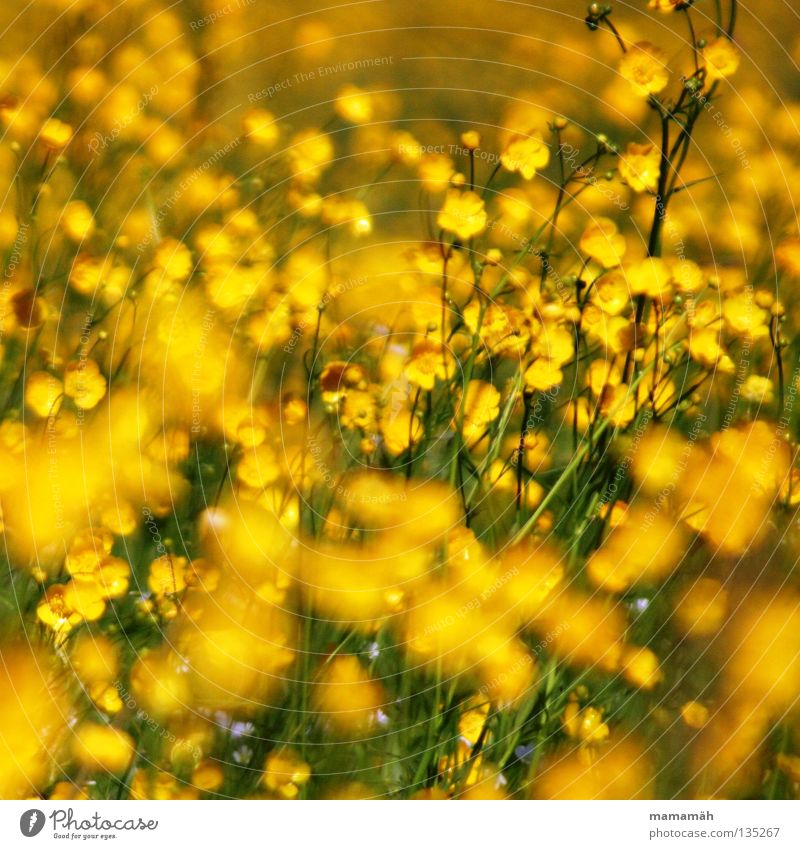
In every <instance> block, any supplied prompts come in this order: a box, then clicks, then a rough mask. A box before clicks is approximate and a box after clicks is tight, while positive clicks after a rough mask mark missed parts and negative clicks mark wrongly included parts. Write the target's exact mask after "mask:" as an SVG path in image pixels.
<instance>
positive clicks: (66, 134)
mask: <svg viewBox="0 0 800 849" xmlns="http://www.w3.org/2000/svg"><path fill="white" fill-rule="evenodd" d="M39 139H40V141H41V142H42V144H44V146H45V147H47V148H49V149H50V150H53V151H56V150H63V149H64V148H65V147H66V146H67V145H68V144H69V143H70V141H71V140H72V127H70V125H69V124H65V123H64V122H63V121H59V120H58V118H48V119H47V121H45V122H44V124H42V129H41V130H40V131H39Z"/></svg>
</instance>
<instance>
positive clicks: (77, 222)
mask: <svg viewBox="0 0 800 849" xmlns="http://www.w3.org/2000/svg"><path fill="white" fill-rule="evenodd" d="M94 226H95V224H94V216H93V215H92V210H91V209H89V207H88V206H87V205H86V204H85V203H84V202H83V201H82V200H73V201H70V202H69V203H68V204H67V205H66V206H65V207H64V211H63V213H62V214H61V229H62V230H63V231H64V232H65V233H66V234H67V236H69V238H70V239H72V241H73V242H82V241H83V240H84V239H87V238H88V237H89V236H91V235H92V233H94Z"/></svg>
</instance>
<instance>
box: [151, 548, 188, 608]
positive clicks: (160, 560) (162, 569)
mask: <svg viewBox="0 0 800 849" xmlns="http://www.w3.org/2000/svg"><path fill="white" fill-rule="evenodd" d="M188 565H189V561H188V560H187V559H186V558H185V557H171V556H170V555H168V554H165V555H163V556H162V557H157V558H156V559H155V560H154V561H153V562H152V563H151V564H150V573H149V575H148V577H147V586H148V587H149V588H150V591H151V592H152V593H153V594H154V595H156V596H159V597H161V596H165V595H177V594H178V593H180V592H182V591H183V590H185V589H186V568H187V566H188Z"/></svg>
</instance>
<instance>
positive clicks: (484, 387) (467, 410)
mask: <svg viewBox="0 0 800 849" xmlns="http://www.w3.org/2000/svg"><path fill="white" fill-rule="evenodd" d="M461 403H462V404H463V415H464V420H465V421H468V422H469V423H470V424H471V425H473V426H474V427H479V428H483V427H485V426H486V425H488V424H490V423H491V422H493V421H494V420H495V419H496V418H497V417H498V416H499V415H500V393H499V392H498V391H497V389H496V388H495V387H494V386H492V384H491V383H486V382H485V381H483V380H471V381H470V382H469V383H468V384H467V389H466V391H465V392H464V397H463V399H462V402H461Z"/></svg>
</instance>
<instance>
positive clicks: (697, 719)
mask: <svg viewBox="0 0 800 849" xmlns="http://www.w3.org/2000/svg"><path fill="white" fill-rule="evenodd" d="M681 718H682V719H683V721H684V722H685V723H686V725H688V726H689V728H702V727H703V726H704V725H705V724H706V723H707V722H708V708H707V707H706V706H705V705H702V704H700V702H686V703H685V704H683V705H681Z"/></svg>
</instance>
